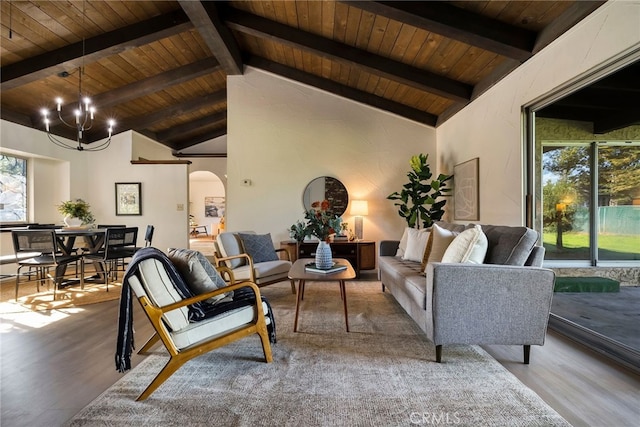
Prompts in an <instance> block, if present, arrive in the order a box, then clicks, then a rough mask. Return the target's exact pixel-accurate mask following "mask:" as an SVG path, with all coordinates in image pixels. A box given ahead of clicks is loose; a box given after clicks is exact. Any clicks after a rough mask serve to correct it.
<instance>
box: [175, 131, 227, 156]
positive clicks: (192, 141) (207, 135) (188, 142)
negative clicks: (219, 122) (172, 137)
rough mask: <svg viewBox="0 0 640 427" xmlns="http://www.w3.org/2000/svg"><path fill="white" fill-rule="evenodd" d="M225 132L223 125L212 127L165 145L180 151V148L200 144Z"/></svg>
mask: <svg viewBox="0 0 640 427" xmlns="http://www.w3.org/2000/svg"><path fill="white" fill-rule="evenodd" d="M226 134H227V127H226V126H224V127H222V128H219V129H213V130H210V131H208V132H204V133H201V134H199V135H197V136H193V137H189V138H183V139H181V140H178V141H173V142H170V143H165V145H167V146H169V147H171V148H173V149H174V150H177V151H180V150H184V149H185V148H189V147H193V146H194V145H198V144H201V143H203V142H205V141H209V140H210V139H215V138H218V137H220V136H223V135H226Z"/></svg>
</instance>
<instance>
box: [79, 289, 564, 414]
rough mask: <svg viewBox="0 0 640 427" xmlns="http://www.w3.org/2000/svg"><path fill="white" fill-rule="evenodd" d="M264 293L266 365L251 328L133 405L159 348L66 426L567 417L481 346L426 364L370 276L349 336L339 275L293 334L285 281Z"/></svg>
mask: <svg viewBox="0 0 640 427" xmlns="http://www.w3.org/2000/svg"><path fill="white" fill-rule="evenodd" d="M263 294H264V295H265V296H266V297H267V298H268V299H269V301H270V302H271V304H272V307H273V310H274V312H275V315H276V322H277V333H278V343H277V344H275V345H273V356H274V361H273V363H270V364H267V363H265V362H264V359H263V356H262V352H261V347H260V341H259V339H258V338H257V336H254V337H249V338H246V339H244V340H241V341H239V342H236V343H234V344H231V345H228V346H226V347H224V348H222V349H218V350H214V351H213V352H210V353H208V354H205V355H203V356H200V357H199V358H196V359H194V360H191V361H190V362H188V363H187V364H186V365H185V366H183V367H182V368H181V369H180V370H178V372H176V373H175V374H173V376H172V377H170V378H169V379H168V380H167V381H166V382H165V383H164V384H163V385H162V386H161V387H160V388H159V389H158V390H156V391H155V392H154V393H153V394H152V395H151V397H150V398H149V399H147V400H146V401H144V402H136V401H135V398H136V397H137V396H138V395H139V394H140V393H141V392H142V390H143V389H144V388H145V387H146V386H147V385H148V384H149V383H150V382H151V380H152V379H153V377H154V376H155V375H156V373H157V372H158V371H159V370H160V369H161V367H162V366H163V364H164V363H165V362H166V360H167V356H166V355H165V353H164V351H163V350H160V349H158V348H156V350H155V353H154V354H152V355H150V356H149V357H147V358H146V359H145V360H144V361H143V362H142V363H140V365H138V366H137V367H136V368H134V369H133V370H132V371H131V372H128V373H127V374H126V375H125V376H124V377H123V378H122V379H121V380H119V381H118V382H117V383H116V384H114V385H113V386H112V387H111V388H109V389H108V390H107V391H106V392H105V393H103V394H102V395H101V396H99V397H98V398H97V399H96V400H95V401H93V402H92V403H91V404H89V405H88V406H87V407H85V408H84V409H83V410H82V411H80V413H78V414H77V415H76V416H75V417H74V418H73V419H72V420H71V421H70V425H73V426H80V425H91V426H94V425H108V426H120V425H162V426H167V425H180V426H184V425H189V426H194V425H196V426H197V425H218V426H258V425H269V426H406V425H460V426H568V425H569V424H568V423H567V422H566V421H565V420H564V419H563V418H562V417H561V416H560V415H559V414H558V413H556V412H555V411H554V410H553V409H552V408H551V407H549V406H548V405H547V404H546V403H545V402H544V401H543V400H542V399H541V398H540V397H539V396H538V395H536V394H535V393H534V392H533V391H531V390H530V389H529V388H527V387H526V386H524V385H523V384H522V383H521V382H520V381H519V380H518V379H517V378H516V377H514V376H513V375H512V374H511V373H509V372H508V371H507V370H506V369H505V368H504V367H502V365H500V363H498V362H497V361H495V360H494V359H493V358H492V357H491V356H489V355H488V354H487V353H486V352H485V351H484V350H482V349H481V348H480V347H477V346H466V345H465V346H445V348H444V353H443V358H444V363H441V364H438V363H435V349H434V347H433V345H432V344H431V343H430V342H429V341H427V339H426V338H425V336H424V334H423V333H422V331H421V330H420V329H419V328H418V327H417V326H416V325H415V324H414V323H413V321H412V320H411V319H410V318H409V317H408V316H407V315H406V314H405V313H404V311H403V310H402V308H401V307H400V306H399V305H398V304H397V303H396V302H395V301H394V300H393V298H392V297H391V296H390V295H389V294H385V293H382V292H381V289H380V283H379V282H349V283H347V296H348V299H347V300H348V304H349V305H348V306H349V323H350V329H351V332H349V333H347V332H346V331H345V325H344V316H343V311H342V303H341V300H340V292H339V289H338V285H337V283H331V282H316V283H308V284H307V289H306V291H305V298H304V301H303V306H302V309H301V313H300V321H299V325H298V330H299V332H297V333H293V316H294V314H295V296H294V295H293V294H291V289H290V286H289V283H288V282H284V283H279V284H276V285H271V286H268V287H266V288H263ZM143 321H146V319H143V318H137V319H135V322H143ZM145 338H146V337H136V339H137V342H138V343H139V345H141V343H142V342H144V339H145Z"/></svg>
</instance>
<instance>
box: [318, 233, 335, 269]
mask: <svg viewBox="0 0 640 427" xmlns="http://www.w3.org/2000/svg"><path fill="white" fill-rule="evenodd" d="M332 266H333V255H332V254H331V245H329V243H327V242H325V241H324V240H321V241H320V242H318V247H317V248H316V267H317V268H323V269H324V268H327V269H329V268H331V267H332Z"/></svg>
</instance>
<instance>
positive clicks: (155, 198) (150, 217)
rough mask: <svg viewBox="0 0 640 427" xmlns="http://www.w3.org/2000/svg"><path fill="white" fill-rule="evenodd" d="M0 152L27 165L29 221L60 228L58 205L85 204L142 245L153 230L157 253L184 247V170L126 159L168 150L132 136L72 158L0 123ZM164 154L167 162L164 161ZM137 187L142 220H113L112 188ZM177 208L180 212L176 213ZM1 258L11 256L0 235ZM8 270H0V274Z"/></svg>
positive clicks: (36, 135) (30, 132)
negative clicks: (134, 232) (134, 233)
mask: <svg viewBox="0 0 640 427" xmlns="http://www.w3.org/2000/svg"><path fill="white" fill-rule="evenodd" d="M0 130H1V137H2V139H1V142H2V147H1V150H2V151H3V152H7V153H12V154H15V155H22V156H25V157H28V158H30V159H31V167H30V169H29V172H31V173H32V177H33V180H32V184H33V185H32V188H31V191H32V195H33V210H32V215H31V217H30V221H34V222H40V223H56V224H61V223H62V217H61V215H60V214H59V213H58V212H57V210H56V205H58V204H59V203H60V202H62V201H63V200H68V199H72V198H74V199H75V198H82V199H84V200H86V201H87V202H89V204H90V205H91V211H92V212H93V214H94V216H95V217H96V221H97V222H100V223H108V224H120V223H124V224H127V225H129V226H137V227H138V228H139V230H140V232H139V237H138V239H139V240H138V242H139V244H142V243H143V242H144V231H145V229H146V226H147V224H153V225H154V226H155V227H156V230H155V234H154V240H153V244H154V246H157V247H158V248H160V249H162V250H166V249H167V248H168V247H170V246H171V247H187V246H188V218H187V209H188V193H187V188H188V165H186V164H177V165H173V164H171V165H132V164H131V158H132V153H134V152H136V153H144V155H143V154H140V155H141V156H142V157H145V158H147V159H150V160H159V159H158V158H154V157H151V156H158V157H160V159H167V158H170V150H169V149H168V148H166V147H164V146H163V145H161V144H158V143H156V142H154V141H152V140H150V139H148V138H145V137H142V136H141V135H137V134H135V133H134V132H130V131H129V132H124V133H121V134H118V135H115V136H114V137H113V140H112V142H111V145H110V146H109V148H107V149H106V150H104V151H99V152H87V151H84V152H77V151H73V150H66V149H62V148H59V147H56V146H54V145H53V144H52V143H51V142H49V140H48V139H47V137H46V134H45V133H44V132H42V131H38V130H34V129H31V128H27V127H24V126H20V125H17V124H15V123H11V122H6V121H1V122H0ZM166 152H169V156H167V155H166ZM116 182H140V183H142V215H141V216H116V213H115V183H116ZM178 205H182V206H183V210H181V211H180V210H178ZM0 239H1V244H2V246H1V248H0V252H1V254H2V255H6V254H11V253H13V245H12V243H11V233H8V232H3V233H0ZM8 268H12V266H2V272H3V273H4V272H10V271H8V270H7V269H8Z"/></svg>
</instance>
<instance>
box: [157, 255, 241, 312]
mask: <svg viewBox="0 0 640 427" xmlns="http://www.w3.org/2000/svg"><path fill="white" fill-rule="evenodd" d="M169 259H170V260H171V262H172V263H173V265H175V266H176V268H177V269H178V271H179V272H180V275H182V278H183V279H184V281H185V282H186V284H187V286H188V287H189V289H191V292H193V293H194V295H201V294H204V293H206V292H211V291H214V290H216V289H220V288H222V287H224V286H227V283H226V282H225V281H224V279H223V278H222V276H220V273H218V271H217V270H216V269H215V268H214V267H213V265H211V263H210V262H209V260H208V259H207V258H206V257H205V256H204V255H203V254H202V253H201V252H198V251H194V250H192V249H169ZM226 297H231V298H233V292H227V293H224V294H220V295H217V296H215V297H213V298H209V299H208V300H206V301H207V302H208V303H211V304H215V303H217V302H220V301H222V300H223V299H225V298H226Z"/></svg>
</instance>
